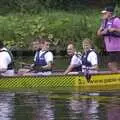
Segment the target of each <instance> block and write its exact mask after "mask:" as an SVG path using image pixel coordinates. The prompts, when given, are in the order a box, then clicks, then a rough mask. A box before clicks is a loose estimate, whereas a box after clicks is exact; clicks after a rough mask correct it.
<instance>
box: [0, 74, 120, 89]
mask: <svg viewBox="0 0 120 120" xmlns="http://www.w3.org/2000/svg"><path fill="white" fill-rule="evenodd" d="M65 88H72V89H74V90H80V91H109V90H120V73H112V74H110V73H109V74H94V75H92V76H91V80H90V81H89V82H88V81H87V80H86V78H85V77H84V76H83V75H53V76H13V77H0V89H1V90H5V89H7V90H8V89H12V90H14V89H21V90H22V89H65Z"/></svg>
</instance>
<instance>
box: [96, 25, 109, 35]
mask: <svg viewBox="0 0 120 120" xmlns="http://www.w3.org/2000/svg"><path fill="white" fill-rule="evenodd" d="M107 32H108V29H104V30H103V28H102V27H100V28H99V29H98V31H97V35H98V36H102V35H105V34H106V33H107Z"/></svg>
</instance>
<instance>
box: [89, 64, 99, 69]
mask: <svg viewBox="0 0 120 120" xmlns="http://www.w3.org/2000/svg"><path fill="white" fill-rule="evenodd" d="M90 69H91V70H98V65H93V66H92V67H90Z"/></svg>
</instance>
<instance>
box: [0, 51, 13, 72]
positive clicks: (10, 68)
mask: <svg viewBox="0 0 120 120" xmlns="http://www.w3.org/2000/svg"><path fill="white" fill-rule="evenodd" d="M0 52H7V53H8V54H9V55H10V57H11V62H10V63H9V64H8V68H7V70H12V69H14V67H15V64H14V58H13V55H12V53H11V52H10V51H8V50H0Z"/></svg>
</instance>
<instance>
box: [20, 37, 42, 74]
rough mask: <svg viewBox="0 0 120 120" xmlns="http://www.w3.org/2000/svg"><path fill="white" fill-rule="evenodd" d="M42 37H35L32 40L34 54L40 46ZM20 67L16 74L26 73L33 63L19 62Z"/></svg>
mask: <svg viewBox="0 0 120 120" xmlns="http://www.w3.org/2000/svg"><path fill="white" fill-rule="evenodd" d="M42 44H43V43H42V39H41V38H35V39H34V40H33V41H32V44H31V45H32V46H31V47H32V50H33V52H34V53H35V54H36V53H37V52H39V51H40V50H41V48H42ZM34 61H35V57H34ZM21 66H22V68H21V69H19V70H18V75H24V74H26V73H29V72H30V71H31V68H32V67H33V66H34V64H28V63H24V62H22V63H21Z"/></svg>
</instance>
